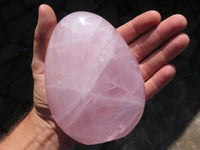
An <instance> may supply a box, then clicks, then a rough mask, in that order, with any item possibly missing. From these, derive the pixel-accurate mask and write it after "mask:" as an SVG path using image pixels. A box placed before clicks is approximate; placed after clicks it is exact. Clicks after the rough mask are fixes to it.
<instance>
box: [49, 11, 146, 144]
mask: <svg viewBox="0 0 200 150" xmlns="http://www.w3.org/2000/svg"><path fill="white" fill-rule="evenodd" d="M45 82H46V90H47V98H48V103H49V107H50V110H51V113H52V115H53V117H54V119H55V121H56V122H57V124H58V125H59V127H60V128H61V129H62V130H63V131H64V132H65V133H66V134H67V135H69V136H70V137H72V138H73V139H75V140H76V141H78V142H80V143H83V144H97V143H103V142H107V141H111V140H116V139H119V138H121V137H124V136H126V135H127V134H128V133H129V132H130V131H131V130H132V129H133V128H134V127H135V126H136V124H137V123H138V122H139V120H140V118H141V116H142V114H143V110H144V105H145V93H144V81H143V78H142V74H141V71H140V68H139V65H138V63H137V61H136V59H135V58H134V56H133V54H132V53H131V51H130V49H129V47H128V45H127V44H126V42H125V41H124V40H123V38H122V37H121V36H120V34H119V33H118V32H117V31H116V30H115V28H114V27H113V26H112V25H111V24H110V23H108V22H107V21H106V20H104V19H103V18H102V17H100V16H97V15H95V14H92V13H88V12H76V13H72V14H70V15H68V16H66V17H65V18H64V19H62V20H61V21H60V22H59V23H58V24H57V26H56V28H55V29H54V31H53V33H52V36H51V39H50V42H49V45H48V49H47V54H46V60H45Z"/></svg>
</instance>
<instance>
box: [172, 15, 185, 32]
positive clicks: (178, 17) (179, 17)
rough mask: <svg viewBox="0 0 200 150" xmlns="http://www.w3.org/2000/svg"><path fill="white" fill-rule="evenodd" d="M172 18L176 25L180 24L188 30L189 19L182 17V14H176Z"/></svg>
mask: <svg viewBox="0 0 200 150" xmlns="http://www.w3.org/2000/svg"><path fill="white" fill-rule="evenodd" d="M172 18H173V19H174V21H175V22H176V23H178V24H179V25H180V26H181V27H182V28H183V29H184V28H186V26H187V19H186V17H185V16H183V15H181V14H175V15H173V16H172Z"/></svg>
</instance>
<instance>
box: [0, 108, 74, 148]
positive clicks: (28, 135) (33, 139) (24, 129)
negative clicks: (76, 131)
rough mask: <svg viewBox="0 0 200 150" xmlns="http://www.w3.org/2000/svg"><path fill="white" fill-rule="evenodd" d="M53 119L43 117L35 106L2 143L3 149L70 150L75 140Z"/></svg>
mask: <svg viewBox="0 0 200 150" xmlns="http://www.w3.org/2000/svg"><path fill="white" fill-rule="evenodd" d="M72 141H73V140H72V139H71V138H69V137H68V136H67V135H66V134H64V133H63V132H62V131H61V130H60V128H59V127H58V126H57V125H56V123H55V122H54V121H53V120H49V119H45V118H42V117H41V116H39V115H38V114H37V111H36V110H35V108H33V109H32V110H31V112H30V113H29V114H28V115H27V116H26V118H25V119H24V120H23V121H22V122H21V123H20V124H19V125H18V126H17V127H16V128H15V129H14V130H13V131H12V132H11V134H10V135H9V136H8V137H7V138H6V139H5V140H4V141H3V142H2V143H0V149H3V150H11V149H12V150H41V149H42V150H57V149H59V150H69V149H70V148H71V147H72V146H73V145H74V143H75V142H72Z"/></svg>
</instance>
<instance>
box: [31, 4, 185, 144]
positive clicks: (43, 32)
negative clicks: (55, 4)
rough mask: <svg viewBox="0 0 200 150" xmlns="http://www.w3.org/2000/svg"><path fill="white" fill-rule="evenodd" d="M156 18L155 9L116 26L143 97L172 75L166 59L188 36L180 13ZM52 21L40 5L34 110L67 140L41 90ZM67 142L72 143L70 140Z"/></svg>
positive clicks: (158, 88) (183, 46)
mask: <svg viewBox="0 0 200 150" xmlns="http://www.w3.org/2000/svg"><path fill="white" fill-rule="evenodd" d="M160 20H161V17H160V15H159V13H158V12H156V11H148V12H146V13H144V14H141V15H140V16H138V17H136V18H135V19H133V20H132V21H130V22H128V23H126V24H125V25H123V26H121V27H119V28H118V29H117V30H118V32H119V33H120V34H121V35H122V37H123V38H124V39H125V41H126V42H127V43H128V44H129V46H130V48H131V50H132V52H133V54H134V55H135V57H136V59H137V60H138V62H139V65H140V68H141V71H142V74H143V78H144V81H145V91H146V99H149V98H150V97H152V96H153V95H155V94H156V93H157V92H158V91H159V90H161V89H162V88H163V87H164V86H165V85H166V84H167V83H168V82H169V81H170V80H171V79H172V78H173V76H174V75H175V68H174V67H173V66H172V65H168V62H169V61H170V60H171V59H173V58H174V57H175V56H177V55H178V54H179V53H180V52H181V51H182V50H184V49H185V48H186V47H187V45H188V43H189V38H188V36H187V35H186V34H184V33H181V31H182V30H183V29H184V28H185V27H186V24H187V21H186V19H185V18H184V17H183V16H181V15H174V16H171V17H169V18H168V19H166V20H164V21H162V22H161V23H160ZM56 24H57V19H56V16H55V14H54V12H53V10H52V9H51V8H50V7H49V6H47V5H41V6H40V9H39V19H38V24H37V27H36V30H35V40H34V54H33V61H32V71H33V78H34V111H35V113H36V114H37V115H38V116H40V117H41V118H42V119H44V120H45V121H46V122H48V124H50V126H52V127H53V129H54V130H55V131H56V132H57V134H58V137H60V136H62V139H66V141H69V139H70V138H69V137H67V136H66V135H65V134H64V133H62V131H61V130H60V129H59V128H58V127H57V125H56V123H55V122H54V120H53V118H52V116H51V113H50V111H49V107H48V104H47V97H46V91H45V82H44V62H45V54H46V50H47V45H48V42H49V39H50V36H51V33H52V31H53V29H54V27H55V26H56ZM161 45H162V47H160V46H161ZM130 69H131V68H130ZM68 143H73V140H70V141H69V142H68Z"/></svg>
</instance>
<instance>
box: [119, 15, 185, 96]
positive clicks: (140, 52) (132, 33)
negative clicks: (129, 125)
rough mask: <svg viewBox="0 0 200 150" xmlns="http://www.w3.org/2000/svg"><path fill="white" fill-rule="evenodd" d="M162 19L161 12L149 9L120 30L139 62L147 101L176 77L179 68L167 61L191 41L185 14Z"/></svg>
mask: <svg viewBox="0 0 200 150" xmlns="http://www.w3.org/2000/svg"><path fill="white" fill-rule="evenodd" d="M160 20H161V16H160V14H159V13H158V12H156V11H148V12H145V13H143V14H141V15H140V16H138V17H136V18H135V19H133V20H131V21H130V22H128V23H126V24H124V25H122V26H121V27H119V28H118V29H117V30H118V32H119V33H120V34H121V35H122V37H123V38H124V39H125V41H126V42H127V43H128V44H129V47H130V49H131V51H132V52H133V54H134V55H135V57H136V59H137V61H138V62H139V65H140V68H141V71H142V75H143V78H144V81H145V94H146V100H148V99H149V98H151V97H152V96H154V95H155V94H156V93H157V92H158V91H160V90H161V89H162V88H163V87H164V86H165V85H166V84H167V83H169V82H170V81H171V80H172V79H173V77H174V75H175V72H176V70H175V67H174V66H173V65H171V64H168V63H169V61H171V60H172V59H173V58H174V57H176V56H177V55H178V54H179V53H181V52H182V51H183V50H184V49H185V48H186V47H187V46H188V44H189V37H188V36H187V35H186V34H184V33H182V31H183V30H184V29H185V27H186V26H187V20H186V19H185V17H184V16H182V15H173V16H171V17H169V18H167V19H165V20H164V21H162V22H160Z"/></svg>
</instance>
